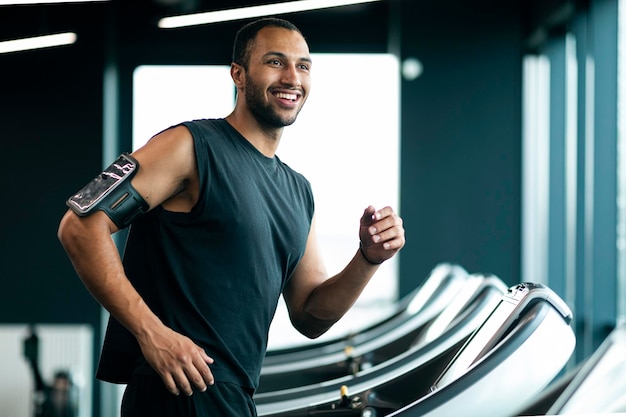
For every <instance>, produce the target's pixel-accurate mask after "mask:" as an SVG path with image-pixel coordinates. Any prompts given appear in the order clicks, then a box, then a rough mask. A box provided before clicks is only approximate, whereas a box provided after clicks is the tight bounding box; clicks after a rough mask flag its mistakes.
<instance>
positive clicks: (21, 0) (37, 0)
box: [0, 0, 109, 6]
mask: <svg viewBox="0 0 626 417" xmlns="http://www.w3.org/2000/svg"><path fill="white" fill-rule="evenodd" d="M96 1H109V0H12V1H5V0H0V6H21V5H25V4H48V3H92V2H96Z"/></svg>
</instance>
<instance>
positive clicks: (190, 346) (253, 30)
mask: <svg viewBox="0 0 626 417" xmlns="http://www.w3.org/2000/svg"><path fill="white" fill-rule="evenodd" d="M233 52H234V53H233V63H232V65H231V76H232V79H233V82H234V83H235V86H236V88H237V100H236V104H235V108H234V110H233V112H232V113H231V114H230V115H229V116H227V117H226V118H225V119H213V120H197V121H193V122H186V123H183V124H181V125H178V126H174V127H172V128H169V129H167V130H165V131H163V132H161V133H159V134H158V135H156V136H154V137H153V138H152V139H151V140H150V141H149V142H148V143H147V144H146V145H145V146H144V147H142V148H141V149H138V150H137V151H136V152H134V153H133V154H132V157H128V158H127V159H126V161H127V164H126V163H124V164H121V163H120V164H117V165H115V166H116V167H117V168H118V171H117V173H113V172H112V171H111V172H108V171H107V170H105V172H103V174H101V178H102V179H104V178H109V177H114V178H116V179H119V178H122V177H125V175H126V173H127V172H129V171H130V168H128V167H130V166H131V165H133V163H136V164H137V165H138V166H139V168H138V169H136V170H135V171H133V175H134V176H132V181H131V180H130V179H128V178H131V177H130V176H128V177H125V180H119V184H118V187H117V188H118V189H120V190H122V191H123V193H121V192H120V194H119V195H121V197H118V196H117V195H115V196H114V197H111V195H113V194H111V195H109V194H107V193H108V192H109V191H106V192H103V195H104V194H106V195H107V196H106V197H103V201H109V200H110V201H109V203H107V204H109V205H107V206H104V203H102V204H100V203H98V204H99V205H98V204H96V205H95V206H96V207H95V208H94V209H91V210H83V211H81V210H80V209H79V208H76V207H75V205H73V203H72V201H73V200H74V198H70V200H69V201H68V205H70V207H71V208H74V210H68V212H67V213H66V215H65V216H64V217H63V219H62V221H61V224H60V226H59V239H60V240H61V242H62V244H63V246H64V248H65V250H66V251H67V253H68V256H69V257H70V259H71V260H72V263H73V265H74V267H75V269H76V271H77V273H78V275H79V276H80V277H81V279H82V280H83V282H84V284H85V285H86V287H87V288H88V289H89V291H90V292H91V293H92V294H93V295H94V297H95V298H96V299H97V300H98V301H99V302H100V303H101V304H102V305H103V306H104V307H105V308H106V309H107V310H108V311H109V312H110V313H111V319H110V322H109V326H108V328H107V335H106V338H105V342H104V346H103V352H102V356H101V359H100V364H99V367H98V377H99V378H100V379H103V380H106V381H110V382H119V383H128V386H127V388H126V392H125V394H124V398H123V401H122V416H123V417H131V416H147V415H149V416H177V417H178V416H196V415H198V416H238V417H239V416H246V415H250V416H254V415H256V411H255V407H254V403H253V400H252V395H253V393H254V390H255V388H256V387H257V384H258V379H259V374H260V370H261V366H262V362H263V357H264V355H265V349H266V346H267V335H268V330H269V325H270V322H271V320H272V317H273V315H274V312H275V310H276V305H277V302H278V298H279V296H280V294H281V293H282V294H283V296H284V299H285V302H286V305H287V308H288V311H289V316H290V319H291V321H292V323H293V325H294V326H295V327H296V328H297V329H298V330H299V331H300V332H301V333H303V334H304V335H306V336H308V337H311V338H315V337H318V336H320V335H321V334H323V333H324V332H325V331H326V330H328V329H329V328H330V327H331V326H332V325H333V324H334V323H335V322H336V321H337V320H339V319H340V318H341V317H342V316H343V315H344V314H345V313H346V311H347V310H348V309H349V308H350V307H351V306H352V304H353V303H354V302H355V301H356V299H357V298H358V296H359V295H360V293H361V291H362V290H363V288H364V287H365V285H366V284H367V282H368V281H369V279H370V278H371V277H372V275H373V274H374V273H375V271H376V270H377V268H378V266H379V264H380V263H382V262H383V261H385V260H387V259H389V258H391V257H392V256H393V255H394V254H396V253H397V252H398V251H399V250H400V249H401V248H402V247H403V246H404V229H403V227H402V220H401V219H400V218H399V217H398V216H397V215H396V214H395V213H394V211H393V210H392V209H391V208H390V207H385V208H382V209H380V210H375V209H374V207H371V206H370V207H368V208H366V209H365V211H364V213H363V216H362V218H361V220H360V227H359V238H360V246H359V248H358V249H356V253H355V255H354V257H353V259H352V260H351V261H350V262H349V263H348V265H347V266H346V267H345V269H344V270H343V271H341V272H339V273H338V274H336V275H335V276H333V277H330V278H329V277H328V274H327V272H326V270H325V267H324V264H323V262H322V260H321V258H320V251H319V248H318V244H317V238H316V235H315V220H314V215H313V212H314V206H313V197H312V193H311V188H310V185H309V183H308V181H307V180H306V179H305V178H304V177H303V176H302V175H300V174H298V173H296V172H295V171H293V170H292V169H290V168H289V167H288V166H286V165H285V164H283V163H282V162H281V161H280V159H279V158H278V157H277V156H275V152H276V149H277V147H278V144H279V142H280V138H281V135H282V132H283V128H284V126H287V125H290V124H292V123H293V122H294V121H295V120H296V117H297V115H298V112H299V111H300V109H301V108H302V106H303V104H304V102H305V101H306V98H307V96H308V93H309V88H310V71H311V66H312V63H311V58H310V55H309V49H308V45H307V43H306V41H305V39H304V37H303V36H302V34H301V33H300V31H299V30H298V29H297V28H296V27H295V26H294V25H292V24H291V23H289V22H287V21H284V20H280V19H273V18H268V19H261V20H258V21H255V22H252V23H250V24H248V25H246V26H244V27H243V28H242V29H241V30H240V31H239V32H238V33H237V36H236V39H235V45H234V51H233ZM100 180H101V179H99V178H96V179H95V180H94V182H98V181H100ZM92 183H93V182H92ZM101 188H102V187H101ZM79 194H81V193H79ZM129 196H130V197H129ZM113 200H114V201H113ZM111 201H112V202H111ZM118 206H123V208H122V209H120V211H122V212H124V214H123V215H120V214H118V213H117V211H116V210H118V208H117V207H118ZM77 213H78V214H79V215H77ZM138 214H142V215H141V216H139V215H138ZM130 223H132V227H131V229H130V231H129V237H128V242H127V244H126V249H125V253H124V261H123V263H122V261H121V260H120V259H119V256H118V252H117V250H116V248H115V245H114V243H113V241H112V239H111V237H110V236H111V234H112V233H115V232H116V231H117V230H119V229H120V228H123V227H126V226H128V225H129V224H130ZM180 394H182V395H180ZM192 394H193V395H192Z"/></svg>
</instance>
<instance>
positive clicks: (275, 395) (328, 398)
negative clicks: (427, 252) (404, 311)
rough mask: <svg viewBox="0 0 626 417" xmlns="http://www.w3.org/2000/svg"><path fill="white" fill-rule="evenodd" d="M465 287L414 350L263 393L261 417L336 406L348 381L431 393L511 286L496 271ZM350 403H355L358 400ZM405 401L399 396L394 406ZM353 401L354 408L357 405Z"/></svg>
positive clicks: (355, 387) (362, 387) (354, 387)
mask: <svg viewBox="0 0 626 417" xmlns="http://www.w3.org/2000/svg"><path fill="white" fill-rule="evenodd" d="M470 283H472V284H471V285H470ZM465 287H466V288H465V291H461V292H460V293H459V294H458V295H457V297H455V300H453V302H451V303H450V304H449V305H448V307H447V309H445V310H444V311H443V312H442V313H441V315H440V316H439V317H437V319H439V320H435V321H433V322H432V326H430V327H429V326H425V327H424V329H423V332H422V333H421V334H419V335H418V336H417V337H416V338H415V339H414V343H412V344H411V345H410V346H409V348H408V349H406V350H404V351H402V352H401V353H399V354H397V355H395V356H392V357H390V358H388V359H386V360H384V361H381V362H375V361H370V362H369V363H368V364H367V366H362V367H361V368H360V369H359V370H357V372H356V373H354V374H345V375H343V376H340V377H337V378H334V379H329V380H325V381H320V382H317V383H313V384H309V385H303V386H292V387H291V388H286V389H282V390H278V391H272V392H262V393H257V394H255V397H254V400H255V403H256V405H257V412H258V413H259V416H289V415H294V416H304V415H309V414H308V413H309V412H313V411H312V410H310V407H311V406H313V408H314V411H315V412H316V413H317V412H320V411H328V409H331V410H335V409H336V404H335V402H336V400H337V399H339V398H344V397H345V398H348V397H347V394H346V393H344V388H345V389H347V387H348V386H349V387H350V391H354V392H361V393H363V392H367V391H368V390H372V389H375V388H376V387H379V386H383V385H385V384H392V385H396V384H399V385H398V388H399V389H400V390H405V389H407V388H409V392H407V393H405V394H404V395H405V396H407V397H409V398H410V399H413V398H415V396H414V395H416V392H421V394H422V395H424V394H426V393H427V392H428V391H429V389H430V382H431V381H432V380H433V379H434V377H435V376H436V375H437V374H438V373H439V372H441V371H442V370H443V369H444V367H445V366H446V364H447V363H448V362H449V361H450V360H451V359H452V357H453V355H454V354H455V352H456V351H457V350H458V349H459V348H460V347H461V346H462V344H463V343H464V342H465V340H467V339H468V338H469V336H470V335H471V334H472V332H473V331H474V330H475V329H476V328H478V327H479V326H480V325H481V324H482V323H483V322H484V321H485V320H486V318H487V317H488V315H489V314H491V311H493V309H494V308H495V306H496V305H497V304H498V303H499V302H500V300H501V298H502V295H503V294H504V292H505V291H506V289H507V287H506V285H505V284H504V283H503V282H502V281H501V280H500V279H499V278H498V277H496V276H495V275H481V274H472V275H471V276H470V279H469V280H468V284H466V286H465ZM459 306H463V307H461V308H459ZM448 311H455V312H457V314H448V313H447V312H448ZM444 322H447V323H448V325H447V326H446V327H445V328H443V329H441V332H440V333H439V334H438V335H437V336H436V337H435V336H434V332H432V331H430V332H429V331H428V330H429V329H431V328H437V327H439V328H441V327H443V323H444ZM369 359H371V358H369ZM356 397H359V395H358V394H357V395H356ZM351 398H355V397H351ZM406 401H408V400H406ZM349 402H350V404H352V405H354V402H353V399H350V401H349ZM405 403H406V402H405ZM402 404H403V403H402V402H397V401H396V402H395V403H394V407H395V408H397V407H400V406H401V405H402ZM352 405H351V406H350V409H352V408H353V406H352ZM318 408H321V409H318ZM356 415H358V414H356Z"/></svg>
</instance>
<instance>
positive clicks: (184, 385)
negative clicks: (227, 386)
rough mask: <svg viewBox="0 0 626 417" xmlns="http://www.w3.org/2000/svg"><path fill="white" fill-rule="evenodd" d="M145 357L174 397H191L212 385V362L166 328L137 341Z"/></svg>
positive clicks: (202, 351)
mask: <svg viewBox="0 0 626 417" xmlns="http://www.w3.org/2000/svg"><path fill="white" fill-rule="evenodd" d="M137 340H138V342H139V345H140V346H141V350H142V352H143V355H144V357H145V358H146V360H147V361H148V363H149V364H150V366H152V367H153V368H154V370H155V371H156V372H157V373H158V374H159V376H160V377H161V379H162V380H163V382H164V384H165V387H166V388H167V390H168V391H169V392H171V393H172V394H174V395H179V394H180V393H181V392H182V393H183V394H185V395H192V394H193V391H194V389H197V390H199V391H201V392H203V391H205V390H206V389H207V387H208V386H209V385H213V383H214V378H213V374H212V373H211V369H210V368H209V365H210V364H212V363H213V358H211V357H210V356H209V355H207V354H206V352H205V351H204V349H202V348H201V347H200V346H198V345H196V344H195V343H194V342H193V341H192V340H191V339H189V338H188V337H186V336H183V335H181V334H180V333H176V332H175V331H173V330H172V329H170V328H167V327H165V326H163V329H162V330H160V331H159V332H157V333H153V334H150V335H145V336H141V337H137Z"/></svg>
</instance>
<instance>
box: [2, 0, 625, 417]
mask: <svg viewBox="0 0 626 417" xmlns="http://www.w3.org/2000/svg"><path fill="white" fill-rule="evenodd" d="M268 3H269V1H268V0H265V1H252V0H249V1H243V0H229V1H226V0H212V1H210V0H132V1H122V0H109V1H106V0H105V1H92V2H75V3H70V2H61V3H49V2H39V3H36V4H25V2H23V1H19V2H18V1H16V2H10V1H0V52H1V53H0V106H1V107H0V126H1V130H0V132H1V133H0V141H1V142H0V143H1V149H2V151H1V152H0V167H1V168H0V169H1V171H0V172H1V175H0V190H2V192H3V193H4V195H3V197H2V205H1V208H0V215H1V218H2V221H1V226H0V230H1V233H0V237H1V238H2V239H1V242H2V243H1V251H0V265H1V268H2V272H1V273H0V279H1V288H2V295H3V296H2V302H1V303H0V341H1V343H0V350H1V351H0V358H2V359H0V369H1V370H2V372H0V373H1V374H2V375H3V376H1V377H0V407H2V409H3V410H10V412H9V411H7V412H8V413H9V414H6V415H7V416H9V415H10V416H12V417H21V416H24V417H26V416H31V415H33V413H34V412H35V411H36V410H35V409H34V408H33V407H34V406H33V404H34V403H36V401H33V396H34V394H35V393H36V392H35V391H36V384H35V381H36V380H37V378H36V372H35V370H36V369H38V370H39V372H40V376H41V381H43V383H44V384H45V385H46V386H52V385H53V384H54V383H55V381H57V379H58V378H57V377H59V376H61V377H63V376H64V375H65V374H64V373H63V372H66V373H67V374H69V375H70V376H71V377H72V378H71V379H72V383H71V387H70V388H71V389H70V388H68V390H67V391H68V392H69V393H70V394H71V395H70V396H69V397H68V398H70V400H71V401H73V404H74V405H75V407H74V408H75V409H76V412H77V413H78V414H76V415H81V416H94V417H109V416H115V415H116V412H117V409H116V406H115V405H112V404H114V403H115V401H117V400H115V401H111V399H112V398H113V399H115V398H117V397H116V396H117V392H116V391H115V390H112V389H111V388H110V387H108V386H107V385H106V384H101V383H98V382H96V381H95V380H94V379H93V369H94V368H95V365H96V363H97V358H98V354H99V350H100V346H101V340H102V339H101V335H102V332H103V323H105V321H104V320H106V317H107V316H106V313H104V312H103V311H102V310H101V308H100V306H99V305H98V303H97V302H95V301H94V299H93V298H92V297H91V295H90V294H89V293H88V292H87V291H86V290H85V288H84V287H83V285H82V283H81V282H80V280H79V279H78V277H77V276H76V274H75V273H74V270H73V268H72V266H71V264H70V262H69V261H68V259H67V257H66V256H65V254H64V252H63V249H62V247H61V246H60V244H59V243H58V241H57V238H56V230H57V226H58V223H59V220H60V219H61V217H62V215H63V213H64V212H65V210H66V206H65V200H66V198H67V197H68V196H69V195H71V194H72V193H74V192H75V191H77V190H78V189H79V188H81V187H82V186H83V185H84V184H85V183H87V182H88V181H90V180H91V179H92V178H93V177H94V176H95V175H96V174H98V173H99V172H100V170H101V169H102V168H103V167H104V166H107V165H109V164H110V163H111V162H112V161H113V159H114V158H115V157H116V156H117V155H118V154H119V153H121V152H124V151H130V150H132V149H133V148H136V147H138V146H141V143H143V142H145V140H147V139H148V138H149V137H150V136H151V135H153V134H155V133H157V132H158V131H160V130H162V129H164V128H167V127H168V126H170V125H171V124H174V123H177V122H180V121H183V120H186V119H191V118H199V117H222V116H225V115H227V114H228V112H229V110H230V109H231V108H232V103H233V101H232V100H233V94H234V90H233V87H232V84H231V81H230V80H229V78H228V65H229V64H230V60H231V48H232V41H233V39H234V36H235V33H236V31H237V29H238V28H239V27H240V26H241V25H242V24H243V23H245V22H247V21H248V20H250V19H249V18H246V19H236V20H229V21H222V22H214V23H203V24H197V25H192V26H184V27H177V28H166V27H159V23H160V22H162V21H161V19H162V18H165V17H171V16H176V15H185V14H192V13H197V12H208V11H216V10H223V9H232V8H239V7H248V6H258V5H265V4H268ZM275 3H294V2H275ZM295 3H297V2H295ZM301 3H305V2H304V1H302V2H301ZM625 9H626V3H625V2H624V0H587V1H566V0H549V1H547V0H527V1H524V0H511V1H506V2H501V1H496V0H472V1H467V0H465V1H462V0H380V1H370V2H364V3H361V4H354V5H346V6H338V7H331V8H328V7H327V8H323V9H318V10H309V11H298V12H291V13H288V12H281V13H278V14H276V15H277V16H280V17H284V18H287V19H289V20H290V21H292V22H293V23H295V24H296V25H297V26H298V27H299V28H300V29H301V30H302V32H303V33H304V35H305V36H306V38H307V41H308V42H309V46H310V49H311V52H312V53H313V54H314V67H313V74H312V76H313V83H314V84H313V90H312V93H311V94H312V95H311V99H310V102H309V103H307V106H305V109H304V110H303V112H302V114H301V117H300V119H299V120H298V122H297V123H296V124H295V125H294V126H293V127H290V128H287V129H286V132H285V137H284V138H283V144H281V148H280V150H279V155H280V156H281V159H282V160H283V161H285V162H287V163H289V164H290V165H292V166H293V167H294V168H295V169H297V170H300V171H302V172H303V173H305V175H307V177H310V178H311V180H312V183H313V186H314V189H315V192H316V198H317V200H318V205H317V207H318V213H319V214H320V215H321V216H322V217H323V218H324V219H325V220H326V228H325V229H323V232H322V235H323V236H322V240H323V243H324V247H325V251H326V257H327V262H328V264H329V270H330V271H333V270H335V269H337V268H339V267H340V265H343V264H345V262H346V261H347V259H349V257H351V256H352V254H353V253H354V251H355V250H356V245H357V243H358V240H357V237H356V230H357V229H356V228H357V227H358V223H357V222H358V218H359V216H360V212H362V210H363V208H364V207H366V206H367V205H368V204H370V202H374V204H376V205H377V206H380V205H383V204H391V205H393V206H395V207H397V209H398V211H399V213H400V214H401V216H402V217H403V219H404V226H405V230H406V236H407V243H406V246H405V248H404V249H403V251H402V253H401V255H400V256H399V257H398V258H397V259H395V260H394V261H393V262H392V263H389V264H387V265H385V267H384V268H383V269H381V271H380V274H379V276H377V278H376V281H375V282H373V285H372V286H371V288H370V289H368V291H367V292H366V293H365V294H364V296H363V298H362V300H360V302H359V304H358V305H357V306H355V310H354V312H353V313H352V314H351V315H350V316H349V317H348V318H347V320H349V323H345V322H344V324H342V325H341V326H339V327H338V330H337V331H342V330H343V329H346V328H353V327H355V326H358V325H361V324H363V323H365V322H367V321H368V320H373V319H374V318H375V317H376V314H377V313H376V312H378V311H379V312H380V314H384V311H385V309H386V308H389V307H390V306H392V305H393V303H394V302H395V301H396V300H397V299H399V298H400V297H402V296H403V295H406V294H408V293H409V292H411V291H412V290H414V289H415V288H416V287H418V286H419V285H420V284H421V283H422V282H423V280H424V279H425V278H426V277H427V276H428V274H429V272H430V271H431V269H432V268H433V267H434V266H435V265H436V264H437V263H439V262H455V263H458V264H460V265H462V266H463V267H464V268H466V269H467V270H468V271H470V272H484V273H493V274H496V275H497V276H499V277H500V278H501V279H502V280H503V281H505V282H506V283H507V284H510V285H514V284H516V283H519V282H522V281H528V282H540V283H545V284H547V285H549V286H550V288H552V289H553V290H554V291H555V292H557V293H558V294H559V295H560V296H561V297H562V298H563V299H564V300H565V301H566V302H567V303H568V305H569V306H570V307H571V308H572V310H573V312H574V322H573V324H572V325H573V327H574V330H575V333H576V338H577V346H576V351H575V354H574V356H573V359H572V361H573V362H574V363H577V362H580V361H582V360H583V359H584V358H586V357H588V356H589V355H590V354H591V353H592V352H593V351H594V350H595V349H596V348H597V347H598V345H599V344H600V343H601V342H602V341H603V340H604V338H605V337H606V336H607V335H608V334H609V332H610V331H611V330H612V329H613V328H614V327H615V325H616V324H617V323H618V322H619V321H620V320H621V319H622V318H623V317H624V316H625V315H626V164H625V161H626V156H625V155H624V154H625V152H626V137H625V136H624V135H625V134H626V126H625V125H624V123H625V120H626V118H625V117H624V115H623V111H624V103H625V101H624V100H625V99H626V89H625V86H626V70H625V68H626V67H625V65H624V64H625V63H626V61H625V60H624V58H625V57H626V56H625V55H624V48H625V47H626V43H625V42H624V40H625V39H624V38H623V36H624V33H626V11H625ZM161 25H163V23H161ZM51 34H54V35H59V34H67V35H63V36H61V41H62V42H63V43H65V44H63V45H60V46H53V47H48V48H41V47H38V48H36V49H25V50H19V49H20V48H22V46H21V45H19V44H17V45H16V43H11V42H4V41H13V40H19V39H25V38H30V37H38V36H44V35H51ZM317 74H319V77H318V75H317ZM182 81H187V83H186V84H184V85H183V84H180V83H181V82H182ZM300 122H302V124H301V125H300ZM313 129H316V130H313ZM283 147H284V149H283ZM318 223H320V227H323V226H322V224H321V223H322V222H321V221H318ZM116 240H117V241H118V243H120V247H121V244H123V236H122V235H120V236H116ZM281 311H282V310H279V313H278V314H277V321H279V320H284V316H283V315H282V314H281ZM364 311H369V315H367V314H366V313H363V312H364ZM280 323H281V325H280V328H281V329H283V323H282V321H281V322H280ZM285 323H286V322H285ZM272 334H273V338H272V339H271V344H272V346H274V345H281V344H288V343H304V341H300V340H299V339H297V336H294V335H290V334H289V330H285V333H284V334H283V333H281V332H274V331H273V333H272ZM33 336H36V338H37V339H38V342H37V343H33V340H34V339H33ZM33 346H37V348H36V349H34V350H33ZM33 352H35V353H36V354H34V353H33ZM33 355H34V356H33ZM34 365H35V366H34ZM5 370H6V372H5ZM15 375H19V377H15ZM72 390H73V391H72ZM3 415H4V412H3Z"/></svg>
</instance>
